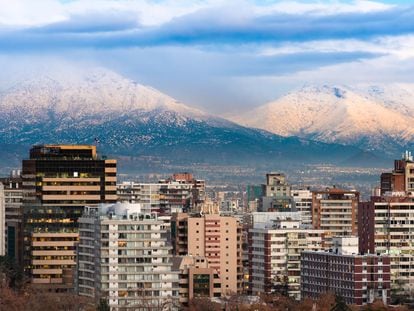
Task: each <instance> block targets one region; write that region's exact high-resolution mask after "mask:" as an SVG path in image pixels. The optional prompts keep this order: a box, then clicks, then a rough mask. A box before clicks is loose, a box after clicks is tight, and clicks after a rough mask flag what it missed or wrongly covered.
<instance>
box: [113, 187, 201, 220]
mask: <svg viewBox="0 0 414 311" xmlns="http://www.w3.org/2000/svg"><path fill="white" fill-rule="evenodd" d="M193 188H194V185H193V184H192V183H185V182H182V181H160V182H159V183H136V182H123V183H122V184H118V185H117V194H118V197H119V201H120V202H129V203H140V204H148V205H149V206H150V207H151V211H154V212H159V213H162V214H172V213H176V212H178V213H182V212H183V211H185V210H187V209H189V208H190V207H191V206H192V203H193V200H192V199H193Z"/></svg>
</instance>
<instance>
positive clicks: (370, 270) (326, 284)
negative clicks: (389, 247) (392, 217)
mask: <svg viewBox="0 0 414 311" xmlns="http://www.w3.org/2000/svg"><path fill="white" fill-rule="evenodd" d="M328 292H331V293H334V294H336V295H339V296H341V297H342V298H343V299H344V301H345V303H347V304H354V305H358V306H361V305H364V304H367V303H372V302H374V300H377V299H380V300H382V302H383V303H384V304H388V303H389V301H390V258H389V257H388V256H378V255H373V254H367V255H359V254H358V237H350V236H347V237H338V238H334V239H333V248H332V250H331V251H329V252H328V251H318V252H314V251H304V252H303V253H302V259H301V296H302V298H306V297H308V298H312V299H317V298H319V296H320V295H321V294H324V293H328Z"/></svg>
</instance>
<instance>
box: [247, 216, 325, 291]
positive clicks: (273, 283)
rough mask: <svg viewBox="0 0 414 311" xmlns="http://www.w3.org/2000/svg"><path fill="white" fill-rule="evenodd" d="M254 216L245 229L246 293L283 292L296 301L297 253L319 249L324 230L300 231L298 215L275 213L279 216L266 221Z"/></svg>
mask: <svg viewBox="0 0 414 311" xmlns="http://www.w3.org/2000/svg"><path fill="white" fill-rule="evenodd" d="M255 214H258V215H257V216H256V218H258V219H257V220H256V222H255V223H253V228H252V229H250V230H249V264H250V271H249V278H250V280H249V281H250V286H249V289H250V292H251V293H252V294H253V295H259V294H260V293H272V292H285V294H287V295H289V296H291V297H294V298H295V299H300V258H301V253H302V251H304V250H321V249H322V247H323V236H324V231H323V230H313V229H305V228H302V227H301V220H300V218H301V215H300V214H299V213H282V212H279V213H278V214H280V217H274V216H273V217H272V215H268V218H267V219H268V220H267V221H264V219H260V218H262V217H259V216H260V214H261V213H255ZM266 214H273V213H266ZM275 214H276V213H275ZM283 214H291V215H290V216H284V215H283Z"/></svg>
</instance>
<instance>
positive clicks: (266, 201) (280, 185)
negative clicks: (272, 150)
mask: <svg viewBox="0 0 414 311" xmlns="http://www.w3.org/2000/svg"><path fill="white" fill-rule="evenodd" d="M262 187H263V193H264V195H263V196H262V197H261V199H260V203H259V207H258V209H257V211H259V212H273V211H294V207H295V203H294V201H293V198H292V197H291V186H290V185H289V183H288V182H287V180H286V176H285V174H282V173H268V174H266V184H265V185H262Z"/></svg>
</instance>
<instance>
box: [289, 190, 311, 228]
mask: <svg viewBox="0 0 414 311" xmlns="http://www.w3.org/2000/svg"><path fill="white" fill-rule="evenodd" d="M291 195H292V197H293V201H294V203H295V209H296V211H298V212H300V214H301V216H302V217H301V218H302V225H303V226H305V227H309V228H312V192H311V191H310V190H309V189H308V188H297V189H296V188H295V189H291Z"/></svg>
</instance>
